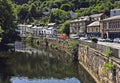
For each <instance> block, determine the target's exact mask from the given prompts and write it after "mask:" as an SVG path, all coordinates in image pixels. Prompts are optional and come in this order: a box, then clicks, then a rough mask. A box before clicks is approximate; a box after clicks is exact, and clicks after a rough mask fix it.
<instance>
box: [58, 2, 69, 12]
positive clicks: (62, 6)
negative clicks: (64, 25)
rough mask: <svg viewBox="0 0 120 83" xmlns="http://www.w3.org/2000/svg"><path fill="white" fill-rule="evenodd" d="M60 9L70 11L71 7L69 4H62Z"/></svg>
mask: <svg viewBox="0 0 120 83" xmlns="http://www.w3.org/2000/svg"><path fill="white" fill-rule="evenodd" d="M60 8H61V9H62V10H65V11H69V10H70V9H71V6H70V5H69V4H62V5H61V7H60Z"/></svg>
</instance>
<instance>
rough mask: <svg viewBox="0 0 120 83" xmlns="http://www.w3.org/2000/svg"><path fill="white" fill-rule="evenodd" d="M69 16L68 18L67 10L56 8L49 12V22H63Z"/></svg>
mask: <svg viewBox="0 0 120 83" xmlns="http://www.w3.org/2000/svg"><path fill="white" fill-rule="evenodd" d="M69 18H70V14H68V12H66V11H64V10H61V9H57V10H55V11H54V12H52V13H51V15H50V22H56V23H63V22H65V21H66V20H68V19H69Z"/></svg>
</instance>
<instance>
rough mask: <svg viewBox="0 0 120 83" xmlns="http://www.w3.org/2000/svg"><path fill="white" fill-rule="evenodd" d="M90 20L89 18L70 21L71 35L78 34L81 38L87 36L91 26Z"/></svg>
mask: <svg viewBox="0 0 120 83" xmlns="http://www.w3.org/2000/svg"><path fill="white" fill-rule="evenodd" d="M89 22H90V19H89V17H88V16H85V17H81V18H79V19H75V20H71V21H70V33H71V34H78V35H80V36H85V34H86V32H87V25H88V24H89Z"/></svg>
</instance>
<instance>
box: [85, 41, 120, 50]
mask: <svg viewBox="0 0 120 83" xmlns="http://www.w3.org/2000/svg"><path fill="white" fill-rule="evenodd" d="M85 41H87V42H91V40H85ZM98 44H101V45H105V46H109V47H112V48H116V49H120V43H111V42H99V41H98Z"/></svg>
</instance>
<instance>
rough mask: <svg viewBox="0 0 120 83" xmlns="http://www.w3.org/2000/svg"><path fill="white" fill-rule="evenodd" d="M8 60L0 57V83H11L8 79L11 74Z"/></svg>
mask: <svg viewBox="0 0 120 83" xmlns="http://www.w3.org/2000/svg"><path fill="white" fill-rule="evenodd" d="M7 59H8V58H1V57H0V83H11V82H10V78H11V76H12V75H13V72H12V70H11V68H10V65H9V64H8V63H7Z"/></svg>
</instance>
